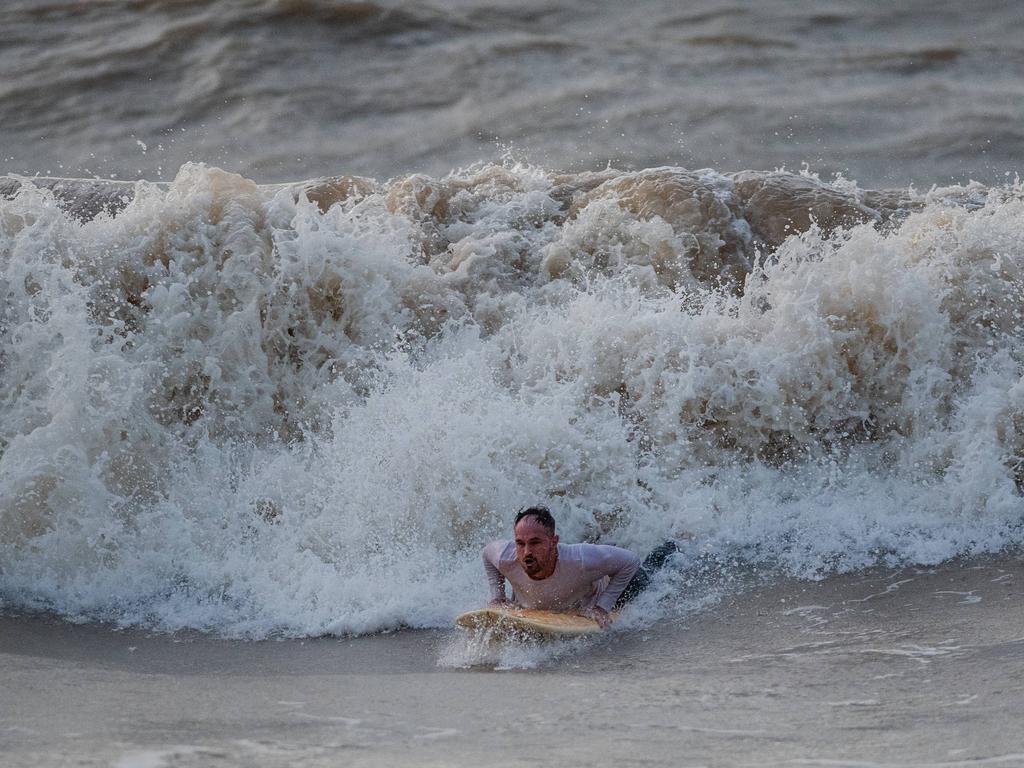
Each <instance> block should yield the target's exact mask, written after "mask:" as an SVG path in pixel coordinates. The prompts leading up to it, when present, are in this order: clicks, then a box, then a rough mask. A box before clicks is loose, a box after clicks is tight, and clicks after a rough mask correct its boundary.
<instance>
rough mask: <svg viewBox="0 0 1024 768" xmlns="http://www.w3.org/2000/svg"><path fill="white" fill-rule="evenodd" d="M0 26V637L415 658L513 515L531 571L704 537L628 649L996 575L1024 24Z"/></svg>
mask: <svg viewBox="0 0 1024 768" xmlns="http://www.w3.org/2000/svg"><path fill="white" fill-rule="evenodd" d="M0 30H2V31H0V72H2V75H3V76H2V79H0V142H2V143H0V174H3V175H0V610H2V611H8V612H10V611H15V612H17V611H26V610H43V611H50V612H56V613H57V614H59V615H61V616H63V617H66V618H68V619H70V620H73V621H86V620H103V621H110V622H113V623H115V624H117V625H119V626H126V627H129V626H131V627H144V628H156V629H159V630H165V631H173V630H181V629H190V630H199V631H202V632H207V633H211V634H213V635H217V636H223V637H233V638H246V639H258V638H267V637H297V638H303V637H310V636H320V635H325V634H326V635H359V634H365V633H375V632H380V631H384V630H392V629H398V628H403V627H416V628H426V627H446V626H449V625H450V622H451V620H452V618H453V617H454V616H455V615H456V614H457V613H458V612H459V611H461V610H465V609H468V608H470V607H473V606H476V605H478V604H479V603H480V602H482V601H483V600H485V599H486V594H487V593H486V589H485V585H484V581H483V577H482V568H481V565H480V556H479V552H480V548H481V546H482V545H483V544H484V543H485V542H486V541H488V540H490V539H492V538H495V537H499V536H503V535H508V532H509V529H510V522H511V519H512V517H513V516H514V513H515V511H516V510H517V509H518V508H520V507H522V506H524V505H527V504H532V503H545V504H548V505H549V506H551V508H552V509H553V511H554V513H555V515H556V517H557V519H558V520H559V525H560V532H561V535H562V538H563V540H565V541H570V540H587V541H598V542H615V543H618V544H620V545H623V546H628V547H630V548H633V549H635V550H636V551H638V552H644V551H646V550H648V549H650V548H652V547H654V546H656V545H657V544H659V543H661V542H662V541H664V540H665V539H667V538H672V537H677V536H680V535H682V534H684V533H690V534H693V536H694V538H693V539H692V540H689V541H688V543H687V544H686V545H685V547H684V551H683V552H682V553H681V554H680V555H679V556H678V557H676V558H675V559H674V560H673V561H672V563H671V564H670V566H669V567H667V568H666V569H665V571H664V572H663V573H662V574H661V575H660V576H659V578H658V580H657V581H656V583H655V585H654V587H653V588H652V590H650V592H649V593H648V594H647V595H645V597H644V598H643V599H642V600H641V602H640V604H639V608H638V609H631V610H630V611H627V613H626V614H624V616H623V619H622V621H623V625H624V626H648V625H650V624H651V623H653V622H656V621H658V620H659V619H667V620H673V619H674V618H678V617H679V616H683V615H687V614H688V612H690V611H693V610H694V609H696V608H699V607H700V606H702V605H704V604H705V601H706V600H711V599H715V598H714V596H715V595H717V594H721V593H723V592H727V591H728V589H729V588H730V585H731V584H733V583H734V582H744V583H749V582H750V580H751V579H754V580H763V579H769V580H770V579H772V578H775V577H782V576H786V577H797V578H800V579H807V580H818V579H822V578H823V577H826V576H828V575H830V574H835V573H844V572H851V571H857V570H860V569H864V568H868V567H882V568H899V567H903V566H906V565H908V564H918V565H922V564H923V565H935V564H938V563H941V562H943V561H946V560H949V559H950V558H954V557H958V556H978V555H987V554H995V553H1003V555H1004V556H1007V553H1009V556H1011V557H1019V553H1020V550H1021V547H1022V546H1024V498H1022V484H1024V334H1022V327H1021V324H1022V322H1024V317H1022V311H1024V310H1022V302H1021V297H1022V292H1024V185H1022V184H1021V182H1020V180H1019V179H1018V178H1017V172H1018V171H1019V170H1020V160H1021V158H1022V157H1024V152H1022V150H1024V120H1022V118H1024V111H1022V110H1024V42H1022V41H1024V14H1022V13H1021V12H1020V8H1019V6H1018V4H1016V3H1009V2H1004V3H985V2H979V3H972V4H970V5H964V4H961V3H934V2H930V3H924V2H921V3H902V4H900V6H899V8H898V9H896V8H895V7H890V6H889V5H888V4H880V3H875V2H857V3H809V2H803V3H801V2H766V3H757V4H754V3H725V2H703V3H688V4H680V3H673V2H649V3H646V2H640V3H630V4H625V5H624V4H620V3H599V2H595V3H586V4H582V3H581V4H569V3H562V4H557V3H551V2H539V1H532V0H528V1H527V2H515V3H513V2H509V0H493V1H492V2H487V1H484V0H474V1H473V2H468V1H467V2H449V3H440V2H438V3H376V4H375V3H368V2H365V3H364V2H360V3H341V2H328V1H327V0H321V1H316V0H291V1H288V2H286V1H285V0H274V1H271V0H267V1H265V2H242V1H241V0H236V1H229V0H222V1H221V2H187V1H184V0H183V1H181V2H169V1H168V0H164V1H163V2H160V1H158V0H153V1H151V2H148V1H143V0H139V1H138V2H129V3H121V2H117V3H115V2H90V3H78V2H49V1H47V0H39V1H36V2H28V1H27V0H14V1H13V2H7V3H5V4H4V5H3V8H2V9H0ZM104 179H113V180H114V181H104Z"/></svg>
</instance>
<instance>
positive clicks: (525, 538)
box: [515, 507, 558, 579]
mask: <svg viewBox="0 0 1024 768" xmlns="http://www.w3.org/2000/svg"><path fill="white" fill-rule="evenodd" d="M515 534H516V560H517V561H518V562H519V565H520V566H522V569H523V570H524V571H526V575H527V576H529V577H530V578H531V579H546V578H547V577H548V576H550V575H551V574H552V573H554V572H555V565H556V564H557V563H558V535H557V534H556V533H555V518H553V517H552V516H551V512H550V511H549V510H548V509H547V508H546V507H527V508H526V509H524V510H522V511H521V512H520V513H519V514H518V515H516V522H515Z"/></svg>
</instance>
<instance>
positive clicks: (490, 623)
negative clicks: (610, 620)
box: [455, 608, 614, 640]
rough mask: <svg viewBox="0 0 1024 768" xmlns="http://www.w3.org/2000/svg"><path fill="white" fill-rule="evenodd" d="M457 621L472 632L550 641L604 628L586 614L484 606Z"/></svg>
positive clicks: (595, 632)
mask: <svg viewBox="0 0 1024 768" xmlns="http://www.w3.org/2000/svg"><path fill="white" fill-rule="evenodd" d="M613 615H614V614H613ZM455 624H456V626H459V627H462V628H463V629H468V630H471V631H473V632H487V633H489V634H490V636H491V637H492V638H495V639H518V638H523V639H532V640H548V639H554V638H558V637H575V636H579V635H593V634H597V633H598V632H600V631H601V627H600V626H599V625H598V623H597V622H596V621H594V620H593V619H589V618H587V617H586V616H580V615H578V614H575V613H559V612H558V611H532V610H529V609H527V608H481V609H479V610H476V611H467V612H466V613H463V614H462V615H461V616H459V617H458V618H457V619H455Z"/></svg>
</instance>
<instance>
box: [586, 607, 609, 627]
mask: <svg viewBox="0 0 1024 768" xmlns="http://www.w3.org/2000/svg"><path fill="white" fill-rule="evenodd" d="M586 615H587V616H589V617H590V618H592V619H593V620H594V621H596V622H597V626H599V627H600V628H601V629H608V627H610V626H611V625H612V617H611V616H609V615H608V611H606V610H605V609H604V608H602V607H601V606H599V605H594V606H591V607H590V608H589V609H588V610H587V612H586Z"/></svg>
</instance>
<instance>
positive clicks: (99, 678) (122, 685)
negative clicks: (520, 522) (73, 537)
mask: <svg viewBox="0 0 1024 768" xmlns="http://www.w3.org/2000/svg"><path fill="white" fill-rule="evenodd" d="M1022 578H1024V574H1022V572H1021V567H1020V562H1019V560H994V561H993V560H977V561H973V562H962V563H959V564H957V565H956V566H947V567H943V568H938V569H905V570H900V571H897V572H884V573H878V572H876V573H871V574H859V575H854V576H843V577H832V578H830V579H827V580H825V581H823V582H819V583H813V584H808V583H806V582H786V583H782V584H776V585H774V586H761V587H759V588H756V589H754V590H752V591H748V592H745V593H744V594H743V595H739V596H734V597H732V598H729V599H727V600H724V601H723V602H722V603H720V604H719V605H718V606H717V607H715V608H714V609H713V610H711V611H710V612H708V613H705V614H704V615H702V616H701V617H699V618H695V619H694V620H692V621H672V622H664V623H660V624H658V625H656V626H652V627H649V628H647V629H646V630H643V631H629V630H626V631H621V630H620V631H615V632H613V633H612V634H611V635H609V636H607V637H605V638H603V639H601V640H598V641H597V642H593V643H590V644H588V645H586V646H581V647H579V648H577V649H576V650H575V651H573V652H571V653H564V654H560V655H556V656H553V657H550V658H548V659H547V660H546V661H544V660H539V661H537V663H534V664H531V665H527V666H528V669H527V671H522V670H521V669H520V668H516V667H515V666H514V665H506V666H508V667H512V668H510V669H507V670H506V671H500V670H495V668H494V666H493V664H481V665H477V666H474V667H472V668H469V669H452V668H450V667H446V666H445V665H444V654H445V652H446V649H448V648H450V647H451V646H452V645H454V644H457V643H459V642H465V639H464V638H463V637H461V636H459V635H456V634H455V632H454V630H447V631H440V632H438V631H431V632H400V633H396V634H391V635H385V636H377V637H364V638H354V639H343V640H338V639H326V638H325V639H319V640H305V641H303V640H291V641H281V642H263V643H251V642H250V643H239V642H231V641H217V640H211V639H209V638H205V637H197V636H194V635H188V634H186V635H179V636H175V637H168V636H166V635H149V634H146V633H143V632H140V631H137V630H130V631H123V632H115V631H111V630H110V628H108V627H99V626H95V625H79V626H73V625H68V624H55V623H49V622H46V621H44V620H40V619H35V620H30V619H0V683H2V685H3V688H4V690H17V691H19V694H20V695H19V696H18V697H17V698H16V699H12V698H11V697H4V699H3V700H2V701H0V749H2V750H3V753H4V759H5V765H10V766H12V767H20V766H33V767H35V766H50V765H118V766H144V765H146V766H182V767H183V766H202V765H209V764H211V763H212V762H216V763H217V764H221V765H229V766H234V765H254V764H256V765H261V766H284V765H294V764H296V763H297V762H301V763H302V764H303V765H310V766H319V765H337V764H339V762H343V763H344V764H346V765H355V766H378V765H430V766H433V765H437V766H440V765H449V766H451V765H454V766H463V765H466V766H471V765H481V764H487V765H500V766H511V765H521V764H522V763H523V762H536V761H548V762H552V763H556V764H558V765H567V766H576V765H580V766H583V765H593V764H596V763H604V762H608V761H615V762H616V763H618V764H624V765H655V766H662V765H664V766H669V765H671V766H679V765H685V766H698V765H729V766H747V765H750V766H753V765H761V766H764V765H771V766H790V765H813V766H843V767H845V768H854V767H855V766H856V767H857V768H864V767H865V766H868V767H869V768H875V767H876V766H877V767H878V768H883V767H886V766H920V767H922V768H924V767H928V768H939V767H940V766H941V767H942V768H953V767H954V766H977V765H984V766H1015V765H1021V764H1022V763H1024V737H1022V736H1021V733H1020V729H1019V728H1018V727H1017V722H1018V720H1019V717H1018V714H1017V713H1019V711H1020V706H1021V703H1022V700H1024V689H1022V687H1021V685H1020V679H1021V675H1022V674H1024V637H1022V633H1021V626H1022V625H1021V621H1020V619H1021V609H1020V599H1021V594H1020V583H1021V579H1022ZM965 596H970V597H972V598H974V599H972V600H967V599H965ZM520 651H521V653H523V654H526V653H528V651H527V650H526V649H520ZM534 653H535V659H536V657H537V656H538V654H537V653H536V652H534Z"/></svg>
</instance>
